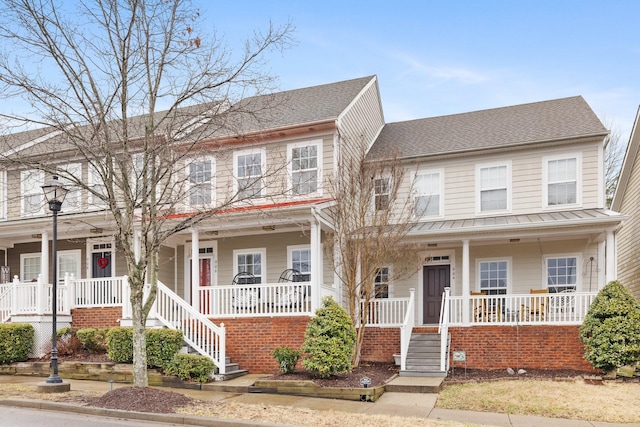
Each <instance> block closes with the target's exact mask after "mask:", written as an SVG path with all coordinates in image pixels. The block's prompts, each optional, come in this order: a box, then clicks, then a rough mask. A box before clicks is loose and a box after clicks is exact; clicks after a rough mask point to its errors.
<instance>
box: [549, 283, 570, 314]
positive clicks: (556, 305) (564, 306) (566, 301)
mask: <svg viewBox="0 0 640 427" xmlns="http://www.w3.org/2000/svg"><path fill="white" fill-rule="evenodd" d="M575 293H576V290H575V289H571V288H569V289H565V290H563V291H560V292H558V293H557V294H555V295H552V296H551V297H550V298H551V310H553V311H554V312H555V313H556V314H563V313H570V312H571V311H573V307H574V305H575V300H576V296H575Z"/></svg>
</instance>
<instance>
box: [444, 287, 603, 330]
mask: <svg viewBox="0 0 640 427" xmlns="http://www.w3.org/2000/svg"><path fill="white" fill-rule="evenodd" d="M596 295H597V292H568V293H562V292H561V293H547V294H509V295H473V296H469V297H467V298H463V297H462V296H451V297H450V298H449V317H448V323H449V325H452V326H464V322H463V312H464V311H465V310H468V311H469V312H470V316H469V318H470V324H471V325H474V326H475V325H496V324H499V325H580V324H582V322H583V320H584V317H585V315H586V314H587V311H588V310H589V307H590V306H591V303H593V299H594V298H595V296H596Z"/></svg>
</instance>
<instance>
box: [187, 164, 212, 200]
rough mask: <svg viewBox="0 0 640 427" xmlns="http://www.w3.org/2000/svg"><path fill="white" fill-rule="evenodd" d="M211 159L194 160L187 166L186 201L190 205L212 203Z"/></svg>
mask: <svg viewBox="0 0 640 427" xmlns="http://www.w3.org/2000/svg"><path fill="white" fill-rule="evenodd" d="M214 167H215V166H214V162H213V159H211V158H209V159H200V160H194V161H193V162H191V163H189V165H188V166H187V177H188V185H189V189H188V202H189V206H190V207H203V206H210V205H212V204H213V197H214V185H213V179H214V173H215V171H214Z"/></svg>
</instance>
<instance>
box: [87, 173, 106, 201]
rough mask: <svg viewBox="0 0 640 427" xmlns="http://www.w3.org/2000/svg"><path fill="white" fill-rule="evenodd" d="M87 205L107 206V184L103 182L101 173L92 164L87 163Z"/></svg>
mask: <svg viewBox="0 0 640 427" xmlns="http://www.w3.org/2000/svg"><path fill="white" fill-rule="evenodd" d="M89 188H90V189H91V191H90V192H89V205H90V206H91V207H93V208H104V207H106V206H107V199H108V197H109V196H108V193H107V186H106V185H105V183H104V180H103V178H102V174H101V173H100V171H99V170H98V169H97V168H96V167H95V166H94V165H89Z"/></svg>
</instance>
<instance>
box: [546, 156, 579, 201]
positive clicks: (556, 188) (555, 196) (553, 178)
mask: <svg viewBox="0 0 640 427" xmlns="http://www.w3.org/2000/svg"><path fill="white" fill-rule="evenodd" d="M581 175H582V158H581V156H580V155H578V154H574V155H565V156H554V157H547V158H545V159H544V161H543V176H544V190H543V193H544V206H545V207H550V208H555V207H563V206H567V205H568V206H576V205H580V204H581V203H582V197H581V190H582V185H581V179H580V178H581Z"/></svg>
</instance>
